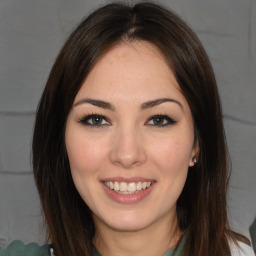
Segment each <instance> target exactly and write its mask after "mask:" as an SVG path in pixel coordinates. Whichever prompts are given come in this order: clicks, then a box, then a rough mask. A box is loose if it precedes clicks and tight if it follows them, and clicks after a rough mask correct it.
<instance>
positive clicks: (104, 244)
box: [93, 216, 181, 256]
mask: <svg viewBox="0 0 256 256" xmlns="http://www.w3.org/2000/svg"><path fill="white" fill-rule="evenodd" d="M94 219H95V223H96V225H95V228H96V235H95V237H94V240H93V242H94V245H95V247H96V248H97V250H98V251H99V252H100V254H101V255H102V256H117V255H119V256H120V255H122V256H128V255H133V256H137V255H147V256H159V255H163V254H164V253H165V252H166V251H168V249H170V248H172V247H175V245H176V244H177V242H178V241H179V239H180V237H181V231H180V230H179V228H178V222H177V217H176V216H174V217H170V216H166V218H162V219H161V220H159V221H156V222H155V223H153V224H151V225H150V226H149V227H146V228H144V229H141V230H136V231H120V230H115V229H112V228H111V227H109V226H107V225H106V224H105V223H103V222H101V220H99V219H97V217H95V218H94Z"/></svg>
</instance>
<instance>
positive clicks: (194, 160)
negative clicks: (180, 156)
mask: <svg viewBox="0 0 256 256" xmlns="http://www.w3.org/2000/svg"><path fill="white" fill-rule="evenodd" d="M192 161H193V162H194V164H196V163H197V159H196V156H194V157H193V158H192Z"/></svg>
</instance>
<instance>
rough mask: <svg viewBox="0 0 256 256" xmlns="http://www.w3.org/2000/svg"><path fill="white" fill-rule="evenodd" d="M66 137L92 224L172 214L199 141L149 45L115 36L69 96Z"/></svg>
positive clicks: (124, 225) (140, 221)
mask: <svg viewBox="0 0 256 256" xmlns="http://www.w3.org/2000/svg"><path fill="white" fill-rule="evenodd" d="M65 140H66V147H67V153H68V158H69V162H70V167H71V173H72V177H73V180H74V184H75V186H76V188H77V190H78V192H79V194H80V195H81V197H82V198H83V200H84V201H85V203H86V204H87V205H88V206H89V208H90V209H91V211H92V213H93V217H94V221H95V222H96V223H95V224H97V223H98V222H101V223H104V224H106V225H107V226H108V227H110V228H112V229H115V230H122V231H125V230H126V231H132V230H141V229H144V228H146V227H149V226H150V225H153V224H155V223H157V222H159V221H163V220H164V219H168V220H169V219H170V218H172V217H175V216H176V202H177V199H178V197H179V195H180V194H181V191H182V189H183V187H184V183H185V181H186V177H187V172H188V167H189V166H192V165H193V161H192V157H193V156H195V154H196V152H197V148H196V146H195V143H194V130H193V121H192V116H191V112H190V108H189V106H188V103H187V101H186V99H185V98H184V96H183V95H182V93H181V92H180V88H179V85H178V83H177V81H176V79H175V77H174V75H173V72H172V71H171V70H170V68H169V66H168V65H167V64H166V62H165V60H164V59H163V57H162V55H161V54H160V52H159V50H158V49H157V48H156V47H155V46H153V45H152V44H150V43H147V42H143V41H134V42H127V43H121V44H119V45H117V46H115V47H114V48H112V49H111V50H110V51H109V52H107V53H106V54H105V55H104V56H103V57H102V58H101V59H100V60H99V61H98V62H97V63H96V65H95V66H94V68H93V69H92V71H91V72H90V74H89V75H88V77H87V78H86V80H85V81H84V83H83V85H82V87H81V89H80V91H79V92H78V94H77V96H76V98H75V100H74V104H73V107H72V109H71V111H70V114H69V116H68V120H67V126H66V133H65Z"/></svg>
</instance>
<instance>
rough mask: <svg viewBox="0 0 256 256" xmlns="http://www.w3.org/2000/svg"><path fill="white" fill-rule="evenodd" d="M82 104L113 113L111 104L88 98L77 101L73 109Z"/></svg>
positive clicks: (113, 108) (113, 109)
mask: <svg viewBox="0 0 256 256" xmlns="http://www.w3.org/2000/svg"><path fill="white" fill-rule="evenodd" d="M83 103H89V104H91V105H94V106H96V107H100V108H104V109H110V110H112V111H115V107H114V106H113V105H112V104H111V103H109V102H106V101H103V100H96V99H90V98H84V99H81V100H79V101H78V102H77V103H75V105H74V107H76V106H78V105H81V104H83Z"/></svg>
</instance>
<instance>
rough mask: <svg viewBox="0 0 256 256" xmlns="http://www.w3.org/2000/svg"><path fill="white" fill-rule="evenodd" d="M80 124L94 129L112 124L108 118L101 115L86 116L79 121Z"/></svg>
mask: <svg viewBox="0 0 256 256" xmlns="http://www.w3.org/2000/svg"><path fill="white" fill-rule="evenodd" d="M79 123H82V124H83V125H87V126H92V127H102V126H105V125H110V122H109V121H108V120H107V118H106V117H104V116H101V115H87V116H84V117H82V118H81V119H80V120H79Z"/></svg>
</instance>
